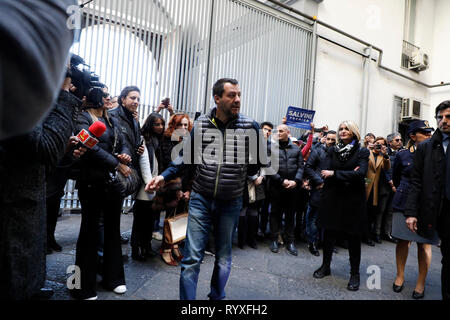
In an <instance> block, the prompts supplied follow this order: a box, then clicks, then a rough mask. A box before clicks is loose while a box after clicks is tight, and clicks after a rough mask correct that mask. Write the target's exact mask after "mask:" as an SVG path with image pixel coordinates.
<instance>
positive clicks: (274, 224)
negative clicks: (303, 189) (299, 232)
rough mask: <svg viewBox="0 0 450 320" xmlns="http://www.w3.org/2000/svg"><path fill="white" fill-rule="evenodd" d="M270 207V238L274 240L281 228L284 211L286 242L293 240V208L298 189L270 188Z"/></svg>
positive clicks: (294, 207) (296, 199)
mask: <svg viewBox="0 0 450 320" xmlns="http://www.w3.org/2000/svg"><path fill="white" fill-rule="evenodd" d="M271 192H272V195H271V198H272V208H271V211H270V231H271V233H270V239H271V240H272V241H276V240H277V239H278V235H279V234H280V231H281V229H282V218H283V213H284V234H285V238H286V240H287V242H294V240H295V235H294V229H295V209H296V203H297V201H298V197H299V196H298V189H297V188H295V189H292V190H287V189H284V188H283V189H282V190H280V189H275V188H273V189H272V190H271Z"/></svg>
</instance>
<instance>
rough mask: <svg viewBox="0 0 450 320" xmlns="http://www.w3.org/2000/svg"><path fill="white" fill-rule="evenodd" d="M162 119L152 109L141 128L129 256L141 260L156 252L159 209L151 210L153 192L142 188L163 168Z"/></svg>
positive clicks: (163, 123) (163, 124)
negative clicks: (141, 147) (138, 179)
mask: <svg viewBox="0 0 450 320" xmlns="http://www.w3.org/2000/svg"><path fill="white" fill-rule="evenodd" d="M164 126H165V121H164V118H163V117H162V116H161V115H160V114H158V113H151V114H150V115H149V116H148V117H147V119H146V120H145V122H144V125H143V126H142V128H141V134H142V136H143V138H144V153H143V154H142V155H141V156H140V157H139V165H140V168H141V174H142V179H143V184H142V187H141V189H140V190H139V192H138V193H137V195H136V199H135V202H134V207H133V227H132V231H131V243H130V244H131V257H132V258H133V259H136V260H140V261H144V260H146V258H147V257H150V256H154V255H156V254H155V253H154V251H153V250H152V246H151V240H152V233H153V228H154V224H155V221H156V220H159V213H160V211H158V210H153V208H152V204H153V201H152V200H153V198H154V196H155V195H154V194H149V193H147V192H145V190H144V189H145V186H146V184H147V183H148V182H149V181H150V180H151V179H152V177H156V176H157V175H159V174H160V173H161V172H162V167H161V164H162V162H163V160H162V151H161V140H162V136H163V132H164Z"/></svg>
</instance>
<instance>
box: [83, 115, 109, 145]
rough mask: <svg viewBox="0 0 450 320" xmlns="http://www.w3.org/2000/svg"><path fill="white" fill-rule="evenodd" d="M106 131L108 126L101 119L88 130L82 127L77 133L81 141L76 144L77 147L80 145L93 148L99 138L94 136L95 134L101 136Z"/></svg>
mask: <svg viewBox="0 0 450 320" xmlns="http://www.w3.org/2000/svg"><path fill="white" fill-rule="evenodd" d="M105 131H106V126H105V124H104V123H103V122H101V121H95V122H94V123H93V124H91V126H90V127H89V129H88V130H86V129H81V131H80V132H79V133H78V134H77V138H78V140H80V143H78V145H77V146H76V148H79V147H87V148H89V149H92V148H93V147H94V146H95V145H96V144H97V143H98V140H97V139H96V138H94V137H93V136H95V137H97V138H100V137H101V136H102V135H103V134H104V133H105Z"/></svg>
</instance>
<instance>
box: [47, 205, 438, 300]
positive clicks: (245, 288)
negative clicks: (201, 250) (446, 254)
mask: <svg viewBox="0 0 450 320" xmlns="http://www.w3.org/2000/svg"><path fill="white" fill-rule="evenodd" d="M80 221H81V216H80V215H78V214H72V215H63V216H62V217H60V218H59V220H58V225H57V228H56V233H55V235H56V239H57V241H58V243H59V244H60V245H61V246H63V251H62V252H60V253H52V254H50V255H47V285H49V286H51V287H52V288H53V289H54V291H55V294H54V295H53V297H52V299H54V300H70V299H71V297H70V295H69V293H68V290H67V288H66V281H67V278H68V277H69V275H70V274H66V270H67V267H68V266H70V265H73V264H74V263H75V246H76V240H77V237H78V232H79V227H80ZM132 221H133V215H132V213H130V214H123V215H122V220H121V230H122V234H123V235H124V236H127V237H129V236H130V233H131V226H132ZM152 243H153V249H154V250H155V251H158V249H159V246H160V242H159V241H156V240H153V241H152ZM296 245H297V248H298V251H299V255H298V256H297V257H295V256H292V255H290V254H289V253H288V252H287V250H286V249H285V248H281V250H280V252H279V253H278V254H275V253H272V252H271V251H270V250H269V243H268V241H267V240H266V241H262V242H259V245H258V249H256V250H255V249H252V248H250V247H245V248H244V250H242V249H239V248H238V247H237V246H234V248H233V264H232V271H231V275H230V279H229V281H228V284H227V287H226V294H227V299H229V300H412V298H411V294H412V291H413V289H414V286H415V281H416V278H417V273H418V272H417V270H418V267H417V246H416V244H412V245H411V248H410V253H409V257H408V262H407V265H406V270H405V275H406V276H405V288H404V290H403V291H402V292H401V293H394V292H393V291H392V282H393V280H394V277H395V244H393V243H390V242H386V241H383V244H381V245H376V246H375V247H369V246H367V245H365V244H363V245H362V259H361V269H360V270H361V287H360V290H359V291H357V292H350V291H348V290H347V289H346V286H347V282H348V278H349V272H350V266H349V262H348V252H347V250H345V249H342V248H339V247H338V253H337V254H334V255H333V262H332V266H331V268H332V271H331V272H332V276H330V277H325V278H324V279H320V280H318V279H314V278H313V277H312V274H313V272H314V270H316V269H317V268H318V267H319V266H320V264H321V262H322V257H315V256H313V255H311V254H310V253H309V251H307V247H306V244H305V243H304V242H298V243H297V244H296ZM122 253H123V255H124V261H125V262H124V267H125V277H126V284H127V288H128V291H127V292H126V293H125V294H124V295H121V296H119V295H116V294H115V293H113V292H109V291H105V290H103V289H102V288H101V287H100V286H99V289H98V297H99V299H100V300H177V299H178V283H179V274H180V267H173V266H168V265H166V264H165V263H164V262H163V261H162V259H161V258H160V257H159V256H157V257H154V258H151V259H148V260H147V261H146V262H137V261H134V260H132V259H131V257H130V255H131V249H130V246H129V244H125V245H123V246H122ZM441 257H442V256H441V253H440V250H439V248H438V247H433V258H432V263H431V266H430V269H429V272H428V277H427V283H426V295H425V299H426V300H440V299H441V292H440V290H441V286H440V270H441V262H440V261H441ZM213 265H214V257H213V256H211V255H205V259H204V262H203V264H202V267H201V272H200V277H199V283H198V290H197V299H199V300H206V299H208V297H207V294H208V292H209V281H210V278H211V274H212V269H213ZM373 265H374V266H378V267H379V268H380V269H379V270H380V275H381V289H372V290H371V289H369V288H368V286H367V280H368V278H369V277H370V276H371V275H372V272H373V271H372V272H370V273H367V270H368V268H369V267H370V266H373Z"/></svg>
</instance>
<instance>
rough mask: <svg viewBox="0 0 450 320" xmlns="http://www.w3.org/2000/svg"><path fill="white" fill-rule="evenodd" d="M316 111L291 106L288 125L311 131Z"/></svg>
mask: <svg viewBox="0 0 450 320" xmlns="http://www.w3.org/2000/svg"><path fill="white" fill-rule="evenodd" d="M315 114H316V111H313V110H307V109H302V108H297V107H292V106H289V108H288V110H287V113H286V125H288V126H291V127H296V128H300V129H310V128H311V127H310V123H311V122H313V120H314V115H315Z"/></svg>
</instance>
